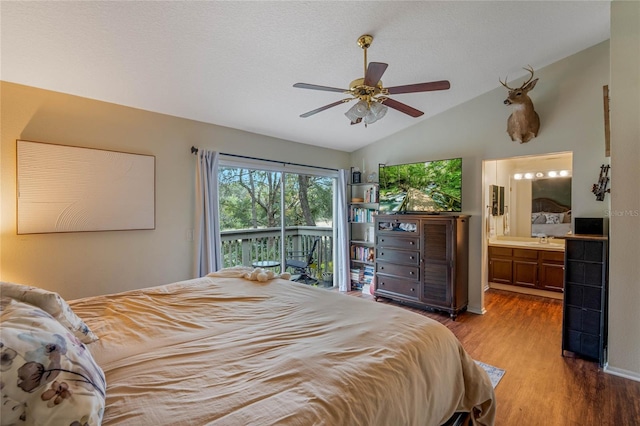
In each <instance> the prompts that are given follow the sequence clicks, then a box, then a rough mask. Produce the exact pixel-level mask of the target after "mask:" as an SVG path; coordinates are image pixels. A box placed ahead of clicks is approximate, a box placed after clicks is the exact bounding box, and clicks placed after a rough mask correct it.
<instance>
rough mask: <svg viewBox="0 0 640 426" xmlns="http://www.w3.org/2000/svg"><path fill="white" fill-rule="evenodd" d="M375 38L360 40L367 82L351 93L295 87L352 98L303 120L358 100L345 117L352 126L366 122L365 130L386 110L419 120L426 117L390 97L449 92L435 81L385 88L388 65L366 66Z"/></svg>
mask: <svg viewBox="0 0 640 426" xmlns="http://www.w3.org/2000/svg"><path fill="white" fill-rule="evenodd" d="M372 41H373V36H370V35H368V34H365V35H363V36H360V37H359V38H358V46H360V47H361V48H362V49H363V50H364V78H358V79H355V80H353V81H352V82H351V83H350V84H349V89H339V88H336V87H327V86H318V85H316V84H307V83H296V84H294V85H293V87H298V88H300V89H312V90H322V91H326V92H341V93H345V94H348V95H351V97H350V98H346V99H341V100H339V101H336V102H333V103H330V104H328V105H325V106H322V107H320V108H316V109H314V110H312V111H309V112H305V113H304V114H301V115H300V117H302V118H307V117H311V116H312V115H314V114H317V113H319V112H322V111H324V110H327V109H329V108H333V107H334V106H337V105H340V104H342V103H345V102H350V101H353V100H358V103H356V104H355V105H354V106H352V107H351V108H350V109H349V110H348V111H347V112H346V113H345V115H346V116H347V118H349V120H351V124H358V123H360V122H362V121H364V124H365V126H366V125H367V124H372V123H375V122H376V121H378V120H379V119H381V118H382V117H384V115H385V114H386V113H387V107H390V108H393V109H395V110H397V111H400V112H403V113H405V114H407V115H410V116H411V117H420V116H421V115H423V114H424V113H423V112H422V111H419V110H417V109H415V108H412V107H410V106H409V105H406V104H403V103H402V102H398V101H396V100H394V99H391V98H389V97H388V96H389V95H398V94H401V93H416V92H430V91H433V90H447V89H449V87H451V85H450V84H449V82H448V81H447V80H441V81H432V82H429V83H417V84H408V85H405V86H394V87H383V85H382V81H381V80H380V78H382V74H384V72H385V71H386V69H387V67H388V66H389V65H388V64H384V63H382V62H371V63H370V64H369V66H367V49H368V48H369V46H371V42H372Z"/></svg>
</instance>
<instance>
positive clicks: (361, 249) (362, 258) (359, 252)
mask: <svg viewBox="0 0 640 426" xmlns="http://www.w3.org/2000/svg"><path fill="white" fill-rule="evenodd" d="M374 253H375V249H374V248H373V247H366V246H360V245H357V244H352V245H351V260H357V261H359V262H373V258H374Z"/></svg>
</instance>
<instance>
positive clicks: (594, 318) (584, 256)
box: [562, 235, 608, 366]
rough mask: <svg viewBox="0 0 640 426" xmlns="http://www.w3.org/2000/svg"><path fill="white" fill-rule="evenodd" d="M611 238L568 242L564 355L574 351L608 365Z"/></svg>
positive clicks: (577, 237)
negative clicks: (609, 247) (609, 249)
mask: <svg viewBox="0 0 640 426" xmlns="http://www.w3.org/2000/svg"><path fill="white" fill-rule="evenodd" d="M607 255H608V239H607V237H603V236H593V235H573V236H571V237H568V238H567V239H566V248H565V266H564V273H565V282H564V306H563V313H562V354H563V356H564V355H565V351H569V352H573V353H574V354H576V355H580V356H583V357H586V358H590V359H594V360H597V361H598V362H599V364H600V366H603V365H604V362H605V360H606V350H607V305H608V303H607V297H608V296H607V295H608V258H607Z"/></svg>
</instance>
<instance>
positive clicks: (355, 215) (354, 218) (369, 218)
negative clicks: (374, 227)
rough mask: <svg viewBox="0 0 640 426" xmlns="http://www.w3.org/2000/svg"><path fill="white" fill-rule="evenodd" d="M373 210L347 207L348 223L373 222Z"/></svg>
mask: <svg viewBox="0 0 640 426" xmlns="http://www.w3.org/2000/svg"><path fill="white" fill-rule="evenodd" d="M374 212H375V210H373V209H367V208H363V207H356V206H349V222H358V223H367V222H373V215H374Z"/></svg>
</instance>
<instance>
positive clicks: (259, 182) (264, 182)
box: [218, 167, 333, 230]
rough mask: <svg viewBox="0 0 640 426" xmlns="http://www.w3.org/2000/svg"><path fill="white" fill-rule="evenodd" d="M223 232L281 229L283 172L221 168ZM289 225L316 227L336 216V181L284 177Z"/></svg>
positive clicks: (304, 177) (305, 176) (319, 178)
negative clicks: (334, 206) (269, 228)
mask: <svg viewBox="0 0 640 426" xmlns="http://www.w3.org/2000/svg"><path fill="white" fill-rule="evenodd" d="M218 179H219V185H218V187H219V195H220V225H221V229H222V230H230V229H248V228H268V227H279V226H280V214H281V209H280V200H281V197H280V187H281V181H280V179H281V173H280V172H271V171H265V170H250V169H240V168H232V167H221V168H220V172H219V176H218ZM284 187H285V195H284V205H285V209H284V211H285V224H286V226H302V225H309V226H313V225H315V224H316V222H319V221H331V220H332V217H333V211H332V207H333V194H332V193H333V179H332V178H327V177H318V176H307V175H301V177H299V175H297V174H292V173H285V174H284Z"/></svg>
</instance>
